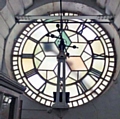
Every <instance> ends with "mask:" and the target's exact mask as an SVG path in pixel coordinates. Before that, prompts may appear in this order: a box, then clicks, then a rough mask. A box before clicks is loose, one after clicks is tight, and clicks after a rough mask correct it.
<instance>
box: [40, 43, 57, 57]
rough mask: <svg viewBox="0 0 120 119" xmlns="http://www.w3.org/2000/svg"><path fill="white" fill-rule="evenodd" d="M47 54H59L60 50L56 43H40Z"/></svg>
mask: <svg viewBox="0 0 120 119" xmlns="http://www.w3.org/2000/svg"><path fill="white" fill-rule="evenodd" d="M40 44H41V47H42V49H43V51H44V53H45V55H46V56H57V55H58V53H59V51H58V48H57V47H56V45H55V43H40Z"/></svg>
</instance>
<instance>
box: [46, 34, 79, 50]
mask: <svg viewBox="0 0 120 119" xmlns="http://www.w3.org/2000/svg"><path fill="white" fill-rule="evenodd" d="M46 36H49V37H51V38H58V39H60V37H58V36H55V35H53V34H51V35H49V34H46ZM61 40H63V41H64V39H63V38H62V39H61ZM64 46H65V47H71V48H73V49H76V48H78V47H77V46H76V45H73V46H70V45H65V44H64Z"/></svg>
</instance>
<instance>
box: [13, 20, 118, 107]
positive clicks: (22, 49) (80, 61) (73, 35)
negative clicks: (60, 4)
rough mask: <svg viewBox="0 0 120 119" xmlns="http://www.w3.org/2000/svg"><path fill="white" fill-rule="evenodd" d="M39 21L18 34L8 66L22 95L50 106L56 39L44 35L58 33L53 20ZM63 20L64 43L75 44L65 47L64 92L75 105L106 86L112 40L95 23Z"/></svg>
mask: <svg viewBox="0 0 120 119" xmlns="http://www.w3.org/2000/svg"><path fill="white" fill-rule="evenodd" d="M42 21H43V23H31V24H29V25H28V26H27V27H26V28H25V29H24V30H23V32H22V33H21V34H20V35H19V37H18V39H17V41H16V43H15V46H14V49H13V59H12V65H13V71H14V75H15V78H16V80H17V81H18V82H19V83H21V84H22V85H24V86H25V87H26V91H25V92H26V94H27V95H28V96H30V97H31V98H32V99H34V100H36V101H37V102H40V103H41V104H45V105H47V106H52V104H53V103H54V102H53V92H56V85H57V66H58V62H57V55H58V53H59V51H58V45H59V43H60V39H59V38H51V37H48V36H46V34H48V33H49V34H54V35H55V36H57V37H59V32H58V29H57V27H56V24H55V23H50V22H51V21H50V20H42ZM57 21H58V22H59V20H54V22H57ZM84 21H89V22H91V23H89V24H88V23H85V22H84ZM65 22H66V23H64V24H63V32H62V37H63V39H64V42H65V44H66V45H68V46H73V45H76V46H77V47H78V49H72V48H70V47H66V50H67V52H69V53H70V57H69V58H67V59H66V91H67V92H70V102H69V106H70V107H76V106H78V105H83V104H85V103H87V102H89V101H91V100H93V99H94V98H96V97H98V96H99V95H100V94H101V93H102V92H103V91H104V90H105V89H106V88H107V87H108V85H109V83H110V81H111V80H112V77H113V73H114V71H115V65H116V63H115V62H116V55H115V49H114V46H113V41H112V40H111V39H110V38H109V36H108V35H107V33H106V32H105V31H104V30H103V28H102V27H101V26H100V25H99V24H96V23H92V21H91V20H78V19H74V20H66V21H65ZM72 22H75V23H72Z"/></svg>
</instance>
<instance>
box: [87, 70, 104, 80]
mask: <svg viewBox="0 0 120 119" xmlns="http://www.w3.org/2000/svg"><path fill="white" fill-rule="evenodd" d="M101 73H102V72H100V71H99V70H97V69H94V68H91V70H90V72H89V75H90V76H95V77H96V78H99V77H100V76H101Z"/></svg>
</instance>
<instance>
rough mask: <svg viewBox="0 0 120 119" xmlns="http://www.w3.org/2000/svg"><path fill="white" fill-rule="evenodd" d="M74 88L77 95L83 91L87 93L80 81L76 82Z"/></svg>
mask: <svg viewBox="0 0 120 119" xmlns="http://www.w3.org/2000/svg"><path fill="white" fill-rule="evenodd" d="M76 87H77V91H78V94H82V93H84V92H85V91H87V87H86V86H85V85H84V83H83V82H82V81H80V82H78V83H77V84H76Z"/></svg>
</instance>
